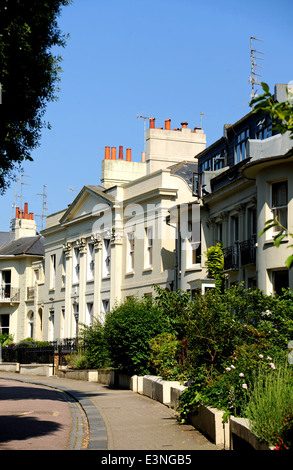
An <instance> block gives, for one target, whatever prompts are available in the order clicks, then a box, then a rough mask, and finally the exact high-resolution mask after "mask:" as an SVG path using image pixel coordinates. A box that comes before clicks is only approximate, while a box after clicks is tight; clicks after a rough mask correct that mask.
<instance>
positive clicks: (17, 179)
mask: <svg viewBox="0 0 293 470" xmlns="http://www.w3.org/2000/svg"><path fill="white" fill-rule="evenodd" d="M18 181H19V178H16V183H15V190H14V197H13V203H12V211H11V218H10V228H12V220H13V219H14V209H15V207H16V199H17V198H18V197H19V196H18V195H17V183H18Z"/></svg>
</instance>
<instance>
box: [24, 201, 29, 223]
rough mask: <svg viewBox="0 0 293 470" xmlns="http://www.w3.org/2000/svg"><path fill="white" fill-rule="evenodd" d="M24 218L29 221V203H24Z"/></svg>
mask: <svg viewBox="0 0 293 470" xmlns="http://www.w3.org/2000/svg"><path fill="white" fill-rule="evenodd" d="M24 218H25V219H28V203H27V202H25V203H24Z"/></svg>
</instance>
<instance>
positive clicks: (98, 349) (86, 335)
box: [79, 319, 110, 369]
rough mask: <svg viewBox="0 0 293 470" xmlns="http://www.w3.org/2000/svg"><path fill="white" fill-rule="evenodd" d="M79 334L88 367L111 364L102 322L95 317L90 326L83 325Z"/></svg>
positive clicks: (98, 367)
mask: <svg viewBox="0 0 293 470" xmlns="http://www.w3.org/2000/svg"><path fill="white" fill-rule="evenodd" d="M79 334H80V336H79V339H80V343H81V347H82V348H83V350H84V356H85V358H86V360H87V365H88V367H89V368H91V369H101V368H102V367H108V366H109V365H110V359H109V352H108V347H107V342H106V339H105V334H104V327H103V325H102V324H101V322H100V321H99V320H98V319H94V321H93V323H92V324H91V325H90V326H87V325H81V329H80V332H79Z"/></svg>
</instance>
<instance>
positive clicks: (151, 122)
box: [150, 118, 156, 129]
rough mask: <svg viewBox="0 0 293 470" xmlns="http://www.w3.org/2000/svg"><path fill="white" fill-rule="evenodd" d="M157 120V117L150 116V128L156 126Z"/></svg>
mask: <svg viewBox="0 0 293 470" xmlns="http://www.w3.org/2000/svg"><path fill="white" fill-rule="evenodd" d="M155 120H156V118H150V129H154V128H155Z"/></svg>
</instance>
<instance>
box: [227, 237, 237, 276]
mask: <svg viewBox="0 0 293 470" xmlns="http://www.w3.org/2000/svg"><path fill="white" fill-rule="evenodd" d="M223 255H224V271H238V269H239V246H238V243H236V244H235V245H233V246H228V247H227V248H223Z"/></svg>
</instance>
